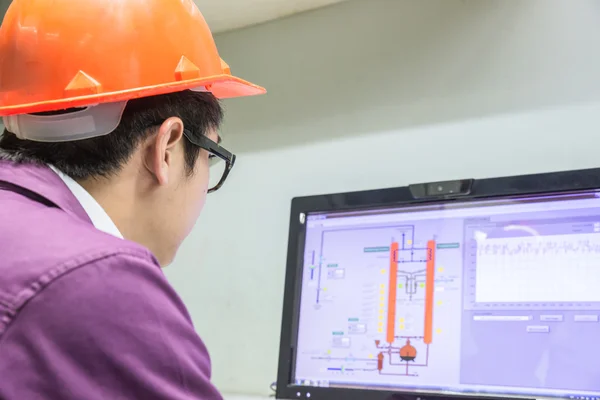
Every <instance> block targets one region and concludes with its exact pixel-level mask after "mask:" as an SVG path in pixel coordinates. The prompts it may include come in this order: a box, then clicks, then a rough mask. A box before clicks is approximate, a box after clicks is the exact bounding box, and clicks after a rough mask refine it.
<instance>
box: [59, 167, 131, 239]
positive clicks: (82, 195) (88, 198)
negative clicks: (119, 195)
mask: <svg viewBox="0 0 600 400" xmlns="http://www.w3.org/2000/svg"><path fill="white" fill-rule="evenodd" d="M50 168H51V169H52V170H53V171H54V172H56V174H57V175H58V176H59V177H60V179H62V181H63V182H64V183H65V185H67V187H68V188H69V190H70V191H71V193H73V196H75V198H76V199H77V200H78V201H79V204H81V207H83V209H84V210H85V212H86V213H87V215H88V217H89V218H90V220H91V221H92V224H94V226H95V227H96V229H98V230H100V231H102V232H105V233H108V234H109V235H113V236H116V237H118V238H120V239H123V235H122V234H121V232H119V229H118V228H117V226H116V225H115V223H114V222H113V220H112V219H111V218H110V217H109V216H108V214H107V213H106V211H104V209H103V208H102V206H101V205H100V204H98V202H97V201H96V199H94V198H93V197H92V195H91V194H89V193H88V191H87V190H85V189H84V188H83V187H82V186H81V185H80V184H79V183H77V182H75V180H73V179H72V178H71V177H70V176H67V175H65V174H64V173H62V172H61V171H59V170H58V169H56V168H55V167H54V166H52V165H50Z"/></svg>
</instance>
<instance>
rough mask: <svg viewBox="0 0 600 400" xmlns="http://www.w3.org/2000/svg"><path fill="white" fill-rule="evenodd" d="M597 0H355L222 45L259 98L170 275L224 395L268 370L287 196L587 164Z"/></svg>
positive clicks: (276, 325) (250, 102)
mask: <svg viewBox="0 0 600 400" xmlns="http://www.w3.org/2000/svg"><path fill="white" fill-rule="evenodd" d="M599 11H600V2H598V1H595V0H539V1H535V0H528V1H516V0H515V1H501V0H497V1H496V0H488V1H477V0H467V1H465V0H419V1H411V0H357V1H350V2H348V3H342V4H340V5H337V6H334V7H331V8H326V9H322V10H318V11H315V12H311V13H307V14H303V15H299V16H296V17H293V18H290V19H285V20H281V21H277V22H273V23H269V24H266V25H262V26H257V27H254V28H250V29H246V30H242V31H236V32H231V33H228V34H224V35H221V36H219V37H218V38H217V41H218V45H219V48H220V51H221V54H222V56H223V58H224V59H225V60H227V62H228V63H229V64H230V65H231V66H232V69H233V71H234V72H235V73H237V74H239V75H241V76H243V77H245V78H248V79H251V80H253V81H255V82H257V83H260V84H263V85H265V86H266V87H267V88H268V89H269V90H270V93H269V94H268V95H267V96H264V97H262V98H254V99H239V100H233V101H228V102H227V103H226V106H227V112H228V114H227V123H226V126H225V128H224V132H225V136H226V145H227V146H229V147H231V148H232V149H233V150H235V151H237V153H238V154H239V163H238V165H237V166H236V168H235V170H234V173H233V175H232V176H231V178H230V180H229V181H228V182H227V184H226V186H225V187H224V189H223V190H222V191H220V192H218V193H216V194H215V195H213V196H211V197H210V199H209V203H208V204H207V206H206V209H205V213H204V215H203V216H202V217H201V220H200V223H199V224H198V226H197V227H196V229H195V231H194V232H193V234H192V236H191V237H190V238H189V240H187V242H186V243H185V245H184V247H183V249H182V251H181V253H180V255H179V257H178V259H177V261H176V263H175V265H173V266H172V267H171V268H169V269H168V272H167V274H168V276H169V278H170V280H171V281H172V282H173V284H174V285H175V286H176V288H177V289H178V290H179V292H180V293H181V295H182V297H183V298H184V300H185V301H186V303H187V304H188V306H189V308H190V311H191V313H192V315H193V318H194V320H195V323H196V324H197V328H198V330H199V332H200V334H201V336H202V337H203V338H204V339H205V341H206V343H207V345H208V346H209V348H210V350H211V353H212V357H213V365H214V380H215V382H216V384H217V385H218V386H219V387H220V388H221V389H222V390H224V391H226V392H236V393H254V394H262V395H264V394H267V393H268V385H269V383H270V382H271V381H273V380H274V379H275V375H276V365H277V351H278V345H279V329H280V317H281V315H280V314H281V303H282V296H283V278H284V273H285V265H284V263H285V256H286V246H287V225H288V217H289V215H288V212H289V204H290V200H291V198H292V197H294V196H298V195H305V194H316V193H324V192H337V191H348V190H357V189H371V188H378V187H389V186H399V185H406V184H408V183H411V182H421V181H432V180H444V179H454V178H470V177H473V178H484V177H491V176H500V175H512V174H524V173H533V172H543V171H556V170H564V169H576V168H587V167H594V166H598V164H600V162H599V161H598V160H599V159H600V156H599V154H600V149H599V147H600V13H599Z"/></svg>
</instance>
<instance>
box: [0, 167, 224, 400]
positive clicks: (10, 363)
mask: <svg viewBox="0 0 600 400" xmlns="http://www.w3.org/2000/svg"><path fill="white" fill-rule="evenodd" d="M0 399H3V400H17V399H18V400H30V399H77V400H82V399H85V400H94V399H109V400H119V399H128V400H130V399H143V400H151V399H170V400H179V399H181V400H184V399H185V400H187V399H195V400H197V399H201V400H203V399H211V400H212V399H215V400H220V399H221V396H220V395H219V393H218V391H217V390H216V389H215V387H214V386H213V385H212V384H211V383H210V359H209V356H208V352H207V350H206V347H205V346H204V344H203V343H202V341H201V340H200V338H199V337H198V335H197V333H196V332H195V330H194V327H193V325H192V322H191V319H190V316H189V314H188V312H187V310H186V308H185V306H184V305H183V303H182V301H181V300H180V298H179V297H178V295H177V294H176V293H175V291H174V290H173V288H172V287H171V286H170V285H169V283H168V282H167V280H166V279H165V277H164V275H163V273H162V270H161V269H160V267H159V265H158V263H157V261H156V259H155V258H154V256H153V255H152V254H151V253H150V252H149V251H148V250H147V249H145V248H144V247H142V246H139V245H137V244H135V243H132V242H129V241H125V240H121V239H118V238H116V237H114V236H111V235H109V234H106V233H103V232H101V231H98V230H97V229H95V228H94V226H93V225H92V223H91V221H90V220H89V218H88V216H87V214H86V213H85V211H84V210H83V208H82V207H81V205H80V204H79V203H78V201H77V199H76V198H75V197H74V196H73V194H72V193H71V191H70V190H69V189H68V188H67V187H66V185H65V184H64V183H63V181H62V180H61V179H60V178H59V177H58V176H57V175H56V174H55V173H54V172H53V171H52V170H50V169H49V168H47V167H42V166H33V165H15V164H10V163H7V162H0Z"/></svg>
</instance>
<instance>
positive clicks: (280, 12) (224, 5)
mask: <svg viewBox="0 0 600 400" xmlns="http://www.w3.org/2000/svg"><path fill="white" fill-rule="evenodd" d="M194 1H195V2H196V4H198V8H200V11H201V12H202V14H204V17H205V18H206V21H207V22H208V24H209V25H210V28H211V29H212V31H213V32H214V33H218V32H224V31H228V30H232V29H238V28H243V27H245V26H249V25H255V24H259V23H261V22H267V21H271V20H274V19H278V18H282V17H286V16H289V15H292V14H296V13H299V12H303V11H308V10H312V9H314V8H319V7H324V6H327V5H330V4H335V3H339V2H341V1H345V0H194Z"/></svg>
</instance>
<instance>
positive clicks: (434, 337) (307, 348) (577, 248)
mask: <svg viewBox="0 0 600 400" xmlns="http://www.w3.org/2000/svg"><path fill="white" fill-rule="evenodd" d="M599 190H600V169H599V170H585V171H572V172H561V173H552V174H540V175H530V176H520V177H512V178H496V179H484V180H462V181H455V182H440V183H430V184H422V185H412V186H408V187H401V188H395V189H384V190H374V191H365V192H354V193H342V194H335V195H322V196H310V197H301V198H296V199H294V200H293V201H292V212H291V220H290V221H291V222H290V236H289V249H288V261H287V276H286V286H285V300H284V310H283V311H284V313H283V325H282V333H281V349H280V359H279V373H278V381H277V397H278V398H285V399H296V398H311V400H315V399H316V400H319V399H324V400H327V399H335V400H337V399H343V400H352V399H369V400H370V399H374V400H375V399H409V400H411V399H413V400H417V399H421V400H430V399H448V398H469V399H472V398H482V399H489V398H498V399H499V398H504V399H506V398H509V397H515V398H528V399H533V398H537V399H539V398H568V399H585V400H589V399H594V400H596V399H600V322H599V316H600V191H599Z"/></svg>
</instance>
